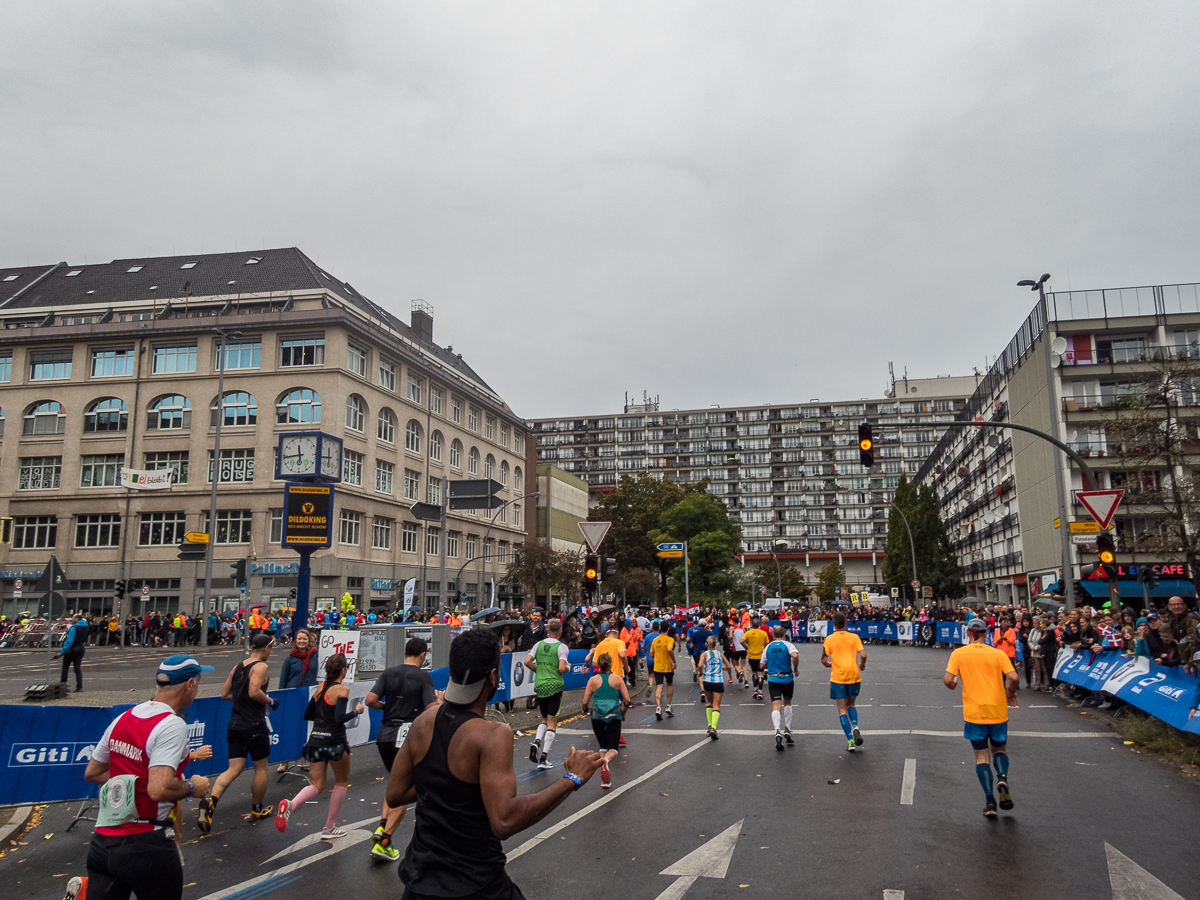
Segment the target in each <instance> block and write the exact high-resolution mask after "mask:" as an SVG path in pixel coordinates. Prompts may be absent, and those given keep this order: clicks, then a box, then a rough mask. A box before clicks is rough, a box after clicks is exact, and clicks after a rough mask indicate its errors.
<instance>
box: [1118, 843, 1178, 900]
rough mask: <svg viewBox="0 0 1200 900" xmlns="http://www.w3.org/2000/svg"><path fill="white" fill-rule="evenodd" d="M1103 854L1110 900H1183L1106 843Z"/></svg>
mask: <svg viewBox="0 0 1200 900" xmlns="http://www.w3.org/2000/svg"><path fill="white" fill-rule="evenodd" d="M1104 853H1105V855H1107V856H1108V883H1109V885H1111V886H1112V900H1183V897H1181V896H1180V895H1179V894H1177V893H1175V892H1174V891H1173V890H1171V889H1170V888H1169V887H1167V886H1166V885H1165V884H1163V883H1162V882H1161V881H1159V880H1158V879H1157V878H1155V877H1154V876H1153V875H1151V874H1150V873H1149V872H1147V871H1146V870H1145V869H1143V868H1142V867H1141V866H1139V865H1138V864H1137V863H1135V862H1134V861H1133V860H1132V859H1130V858H1129V857H1128V856H1126V855H1125V854H1124V853H1122V852H1121V851H1120V850H1118V849H1116V848H1115V847H1114V846H1113V845H1112V844H1110V843H1108V842H1107V841H1106V842H1105V843H1104Z"/></svg>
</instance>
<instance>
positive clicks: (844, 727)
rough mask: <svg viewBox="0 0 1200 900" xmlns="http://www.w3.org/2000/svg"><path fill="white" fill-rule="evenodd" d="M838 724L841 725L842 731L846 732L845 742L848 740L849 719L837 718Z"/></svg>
mask: <svg viewBox="0 0 1200 900" xmlns="http://www.w3.org/2000/svg"><path fill="white" fill-rule="evenodd" d="M838 722H840V723H841V725H842V731H844V732H846V740H850V717H849V716H838Z"/></svg>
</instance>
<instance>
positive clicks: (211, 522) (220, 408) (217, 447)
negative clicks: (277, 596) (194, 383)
mask: <svg viewBox="0 0 1200 900" xmlns="http://www.w3.org/2000/svg"><path fill="white" fill-rule="evenodd" d="M213 331H215V332H216V333H217V334H219V335H220V336H221V342H220V344H218V346H217V431H216V435H215V436H214V438H213V472H212V491H211V492H210V493H209V500H208V543H207V544H206V545H205V547H204V597H203V598H202V600H201V604H200V606H201V608H200V615H201V616H202V617H203V618H202V619H201V621H202V622H203V624H202V625H201V626H200V646H202V647H207V646H208V616H209V610H207V609H204V607H206V606H208V604H209V603H210V602H212V597H211V594H212V566H213V544H215V543H216V542H217V484H218V483H219V482H220V480H221V422H222V420H223V419H224V418H225V364H226V363H227V362H228V360H227V359H225V341H226V340H228V339H229V338H233V339H234V340H237V339H238V338H240V337H241V336H242V333H241V332H240V331H225V330H224V329H221V328H214V329H213ZM249 633H250V626H249V625H248V624H247V625H246V634H249Z"/></svg>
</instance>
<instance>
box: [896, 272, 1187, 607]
mask: <svg viewBox="0 0 1200 900" xmlns="http://www.w3.org/2000/svg"><path fill="white" fill-rule="evenodd" d="M1198 336H1200V285H1196V284H1182V285H1164V286H1159V287H1141V288H1117V289H1110V290H1098V291H1065V292H1051V293H1047V294H1046V302H1045V304H1044V305H1043V304H1042V303H1041V301H1040V300H1039V302H1038V303H1037V304H1036V305H1035V307H1034V309H1033V311H1032V312H1031V313H1030V314H1029V316H1028V318H1027V319H1026V320H1025V322H1024V324H1023V325H1022V326H1021V328H1020V329H1019V330H1018V331H1017V333H1016V335H1014V336H1013V338H1012V340H1011V341H1009V343H1008V346H1007V347H1006V348H1005V350H1004V352H1003V353H1002V354H1001V355H1000V356H999V357H998V358H997V360H996V363H995V365H993V366H992V367H991V369H990V370H989V371H988V373H987V375H986V377H985V378H984V379H983V380H982V381H981V382H980V384H979V388H978V390H976V391H975V392H974V394H972V395H971V397H970V399H969V400H968V401H967V404H966V406H965V408H964V409H963V410H962V412H961V413H960V416H959V417H960V420H962V421H964V422H971V421H974V420H976V419H980V418H981V419H985V420H989V419H993V418H996V419H998V420H1003V421H1010V422H1013V423H1016V424H1019V425H1025V426H1028V427H1031V428H1036V429H1038V430H1041V431H1045V432H1048V433H1050V434H1052V435H1054V436H1056V437H1057V438H1058V439H1059V440H1061V441H1064V442H1066V443H1067V444H1068V445H1069V446H1071V447H1072V449H1074V450H1075V451H1076V452H1077V453H1078V454H1079V455H1080V456H1082V457H1086V458H1087V459H1086V462H1087V464H1088V466H1089V468H1091V469H1092V470H1093V472H1094V473H1095V475H1096V478H1097V480H1098V481H1099V484H1098V485H1093V486H1092V487H1093V488H1123V489H1124V490H1125V491H1126V495H1125V500H1124V502H1123V503H1122V504H1121V506H1120V508H1119V509H1118V511H1117V514H1116V518H1115V523H1116V533H1117V540H1118V551H1119V552H1118V555H1117V560H1118V563H1119V572H1120V578H1119V579H1118V588H1119V591H1120V593H1121V595H1122V596H1129V597H1136V598H1140V597H1142V585H1141V584H1140V583H1139V582H1138V581H1137V580H1136V575H1137V570H1138V567H1139V566H1144V565H1150V566H1151V567H1152V570H1153V571H1154V572H1155V573H1157V575H1158V576H1159V579H1160V581H1161V584H1160V585H1159V587H1158V588H1157V589H1156V590H1155V595H1156V596H1164V597H1169V596H1171V595H1172V594H1181V595H1184V596H1193V595H1194V593H1195V591H1194V588H1193V586H1192V583H1191V581H1190V579H1191V578H1192V577H1193V575H1194V574H1195V573H1189V572H1187V571H1186V566H1185V565H1184V564H1183V563H1182V556H1181V555H1176V556H1175V557H1174V558H1171V557H1170V556H1163V555H1156V554H1152V553H1147V552H1146V550H1145V549H1144V548H1143V547H1142V546H1141V545H1142V544H1143V543H1144V536H1145V535H1146V534H1147V533H1149V532H1152V531H1154V530H1155V529H1156V528H1157V524H1156V520H1161V517H1162V515H1163V509H1162V507H1161V505H1151V504H1149V503H1147V502H1145V500H1146V495H1147V494H1150V493H1153V492H1154V491H1155V490H1157V488H1159V487H1161V486H1162V485H1163V484H1165V483H1167V482H1169V480H1170V478H1171V476H1172V475H1173V474H1174V473H1169V472H1165V471H1157V472H1150V473H1148V474H1147V475H1145V478H1147V479H1149V480H1150V482H1151V483H1150V484H1149V485H1146V484H1143V483H1140V482H1138V480H1137V479H1136V477H1135V475H1134V473H1132V472H1130V471H1128V464H1127V463H1125V462H1123V461H1122V460H1121V459H1120V457H1119V456H1117V455H1114V453H1113V452H1112V451H1113V448H1112V447H1110V444H1109V438H1108V435H1107V434H1106V428H1107V426H1108V425H1109V423H1111V422H1112V421H1113V420H1114V419H1115V418H1116V417H1118V416H1120V415H1122V409H1123V408H1124V407H1125V406H1126V403H1125V399H1126V398H1128V397H1129V396H1130V395H1131V394H1134V393H1137V392H1138V391H1139V390H1140V388H1139V387H1138V386H1137V385H1136V383H1135V379H1136V378H1138V377H1139V376H1144V375H1146V374H1148V373H1152V372H1154V371H1155V367H1156V366H1158V365H1161V364H1162V361H1164V360H1165V361H1170V360H1173V359H1195V358H1197V357H1200V349H1198V345H1197V340H1198ZM1172 409H1173V410H1174V411H1177V414H1178V415H1179V416H1180V417H1181V419H1182V420H1184V421H1185V422H1187V423H1188V427H1189V429H1191V430H1192V432H1193V434H1194V432H1195V427H1196V424H1197V422H1196V420H1195V419H1194V418H1193V417H1194V416H1196V415H1197V414H1198V413H1200V393H1197V392H1196V391H1195V390H1193V389H1188V388H1186V387H1185V389H1182V390H1180V391H1179V392H1178V396H1175V397H1173V398H1172ZM1160 468H1161V467H1160ZM917 477H918V479H920V480H922V481H924V482H926V483H928V484H932V485H934V486H935V487H936V489H937V492H938V496H939V498H940V503H941V510H942V516H943V519H944V520H945V522H946V525H947V530H948V531H949V532H950V537H951V540H952V542H953V543H954V545H955V547H956V549H957V551H958V555H959V561H960V562H961V563H962V566H963V570H964V579H965V581H966V582H967V584H968V586H969V587H970V588H971V589H972V590H973V591H974V593H975V595H976V596H977V597H978V598H979V599H981V600H982V599H987V600H999V601H1002V602H1006V603H1007V602H1011V601H1016V602H1028V601H1029V599H1030V597H1031V596H1032V595H1036V594H1037V593H1038V591H1039V590H1044V589H1046V588H1048V587H1050V586H1051V585H1053V584H1055V583H1057V582H1058V581H1059V579H1060V578H1061V575H1062V570H1063V568H1064V560H1063V551H1062V544H1063V534H1062V530H1063V526H1062V523H1061V522H1060V523H1059V525H1058V527H1057V528H1056V525H1055V523H1056V521H1057V520H1060V519H1062V518H1063V514H1064V511H1065V516H1066V519H1067V520H1068V521H1071V520H1078V521H1084V522H1090V521H1091V519H1090V517H1089V515H1088V513H1087V511H1086V510H1085V509H1084V507H1083V505H1082V504H1081V503H1079V502H1078V500H1077V499H1076V496H1075V494H1076V492H1077V491H1079V490H1081V489H1082V488H1083V486H1084V485H1083V479H1082V475H1081V472H1080V470H1079V468H1078V467H1077V466H1076V465H1074V464H1073V463H1072V462H1071V461H1070V458H1069V457H1068V456H1067V455H1066V454H1065V453H1063V452H1061V451H1060V450H1058V449H1056V448H1054V447H1053V445H1051V444H1049V443H1048V442H1046V441H1044V440H1041V439H1039V438H1037V437H1036V436H1033V435H1029V434H1026V433H1023V432H1021V431H1016V430H1013V429H994V430H992V429H984V430H977V429H975V428H972V427H970V426H969V425H968V426H966V427H963V428H955V429H950V430H948V431H947V432H946V433H945V435H944V436H942V438H941V440H940V441H939V443H938V445H937V447H936V448H935V449H934V451H933V452H932V453H931V454H930V456H929V459H928V460H927V461H926V462H925V464H924V465H923V466H922V468H921V471H920V472H919V473H918V476H917ZM1064 506H1065V510H1064ZM1156 510H1157V512H1156ZM1076 539H1077V540H1081V541H1085V542H1086V541H1087V540H1088V538H1087V537H1086V536H1084V535H1078V536H1077V537H1076ZM1069 547H1070V549H1069V550H1068V553H1067V558H1066V562H1065V567H1066V569H1067V573H1068V578H1069V579H1070V580H1072V581H1074V580H1075V579H1077V578H1079V576H1080V571H1079V566H1080V560H1081V559H1084V562H1085V563H1086V562H1094V561H1095V558H1094V556H1093V555H1092V553H1091V549H1090V548H1089V547H1088V546H1087V545H1086V544H1083V545H1075V544H1069ZM1083 588H1084V591H1085V592H1086V594H1087V596H1084V597H1079V598H1077V601H1078V602H1080V603H1086V602H1088V600H1089V599H1091V598H1107V596H1108V593H1109V592H1108V587H1107V585H1106V584H1105V582H1103V581H1091V580H1089V581H1085V582H1084V583H1083Z"/></svg>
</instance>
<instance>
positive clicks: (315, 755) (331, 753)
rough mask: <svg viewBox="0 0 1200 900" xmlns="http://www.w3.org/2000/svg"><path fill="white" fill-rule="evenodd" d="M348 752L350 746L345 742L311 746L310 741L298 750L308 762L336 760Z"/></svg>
mask: <svg viewBox="0 0 1200 900" xmlns="http://www.w3.org/2000/svg"><path fill="white" fill-rule="evenodd" d="M349 753H350V747H349V746H348V745H347V744H329V745H327V746H326V745H321V746H313V745H312V744H311V743H309V744H305V745H304V747H303V748H302V749H301V750H300V755H301V756H303V757H304V758H305V759H306V760H308V761H309V762H310V763H315V762H337V761H338V760H339V759H341V758H342V756H343V755H347V754H349Z"/></svg>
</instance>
